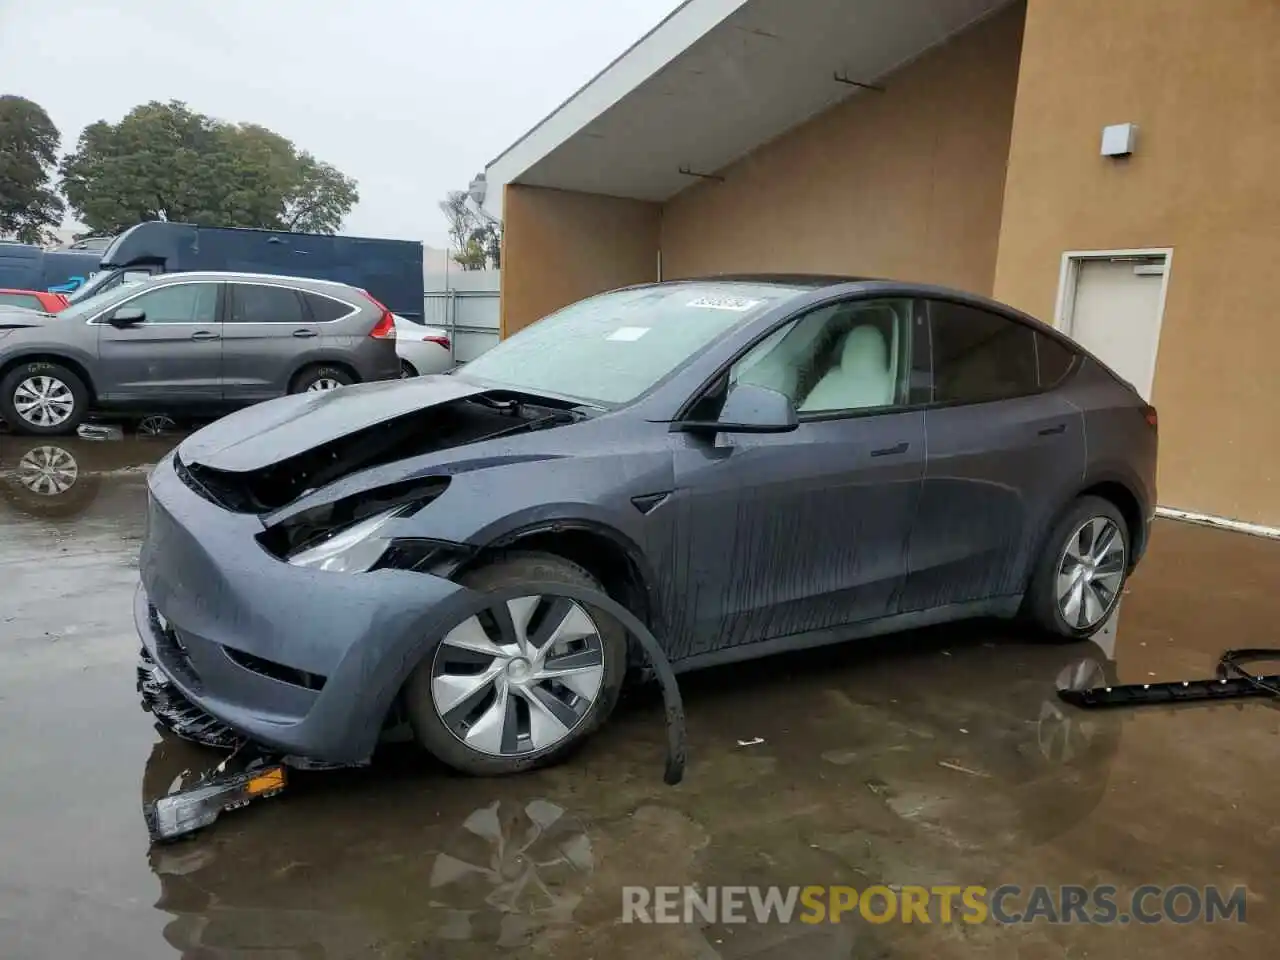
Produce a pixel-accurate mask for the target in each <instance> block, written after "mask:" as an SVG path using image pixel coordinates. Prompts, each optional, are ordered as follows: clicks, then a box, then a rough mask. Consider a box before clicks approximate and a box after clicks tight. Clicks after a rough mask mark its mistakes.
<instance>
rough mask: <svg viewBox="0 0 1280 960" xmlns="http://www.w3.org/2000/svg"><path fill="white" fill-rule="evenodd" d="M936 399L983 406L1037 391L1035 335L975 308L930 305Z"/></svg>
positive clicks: (954, 304) (952, 304)
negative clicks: (992, 401)
mask: <svg viewBox="0 0 1280 960" xmlns="http://www.w3.org/2000/svg"><path fill="white" fill-rule="evenodd" d="M929 319H930V326H931V329H932V339H933V399H934V401H935V402H937V403H982V402H984V401H987V400H1001V399H1004V398H1005V397H1017V396H1022V395H1025V394H1028V393H1035V392H1036V390H1037V389H1038V388H1039V375H1038V372H1037V369H1036V342H1035V338H1036V333H1035V331H1034V330H1032V329H1031V328H1030V327H1028V326H1024V325H1023V324H1021V323H1015V322H1014V321H1012V320H1006V319H1005V318H1004V317H1001V316H998V315H997V314H994V313H988V312H987V311H985V310H979V309H977V308H976V307H967V306H962V305H960V304H956V303H947V302H944V301H941V300H933V301H930V302H929Z"/></svg>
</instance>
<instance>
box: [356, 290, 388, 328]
mask: <svg viewBox="0 0 1280 960" xmlns="http://www.w3.org/2000/svg"><path fill="white" fill-rule="evenodd" d="M360 292H361V293H363V294H364V295H365V297H366V298H367V299H368V301H369V302H370V303H372V304H373V305H374V306H375V307H377V308H378V309H379V310H381V311H382V316H381V317H379V318H378V322H377V323H376V324H374V326H373V329H372V330H370V331H369V336H371V337H373V339H375V340H394V339H395V338H396V318H395V317H393V316H392V315H391V311H390V310H388V309H387V308H386V307H385V306H383V305H382V302H381V301H380V300H378V298H377V297H375V296H374V295H373V294H371V293H370V292H369V291H368V290H361V291H360Z"/></svg>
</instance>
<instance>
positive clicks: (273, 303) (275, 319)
mask: <svg viewBox="0 0 1280 960" xmlns="http://www.w3.org/2000/svg"><path fill="white" fill-rule="evenodd" d="M227 294H228V296H227V313H226V322H225V323H224V324H223V335H222V396H223V399H225V400H231V401H236V402H253V401H257V400H267V399H269V398H271V397H278V396H280V395H282V394H284V393H286V392H287V391H288V386H289V378H290V377H291V376H292V375H293V374H294V373H295V372H296V371H297V369H298V368H299V366H301V363H302V362H303V361H302V359H301V358H302V357H303V356H305V354H306V353H307V352H308V351H309V350H310V349H311V348H312V346H313V345H314V344H315V343H316V341H317V339H318V337H319V329H318V327H317V324H316V322H315V320H313V319H312V317H311V315H310V313H309V312H308V310H307V307H306V304H305V302H304V301H303V299H302V294H301V292H300V291H298V290H295V289H293V288H292V287H287V286H283V285H280V284H273V283H270V282H269V281H263V282H260V283H259V282H250V281H237V282H234V283H228V284H227Z"/></svg>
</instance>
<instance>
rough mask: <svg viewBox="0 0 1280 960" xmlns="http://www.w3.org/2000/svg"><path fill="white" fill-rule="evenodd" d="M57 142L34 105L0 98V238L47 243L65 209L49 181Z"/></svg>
mask: <svg viewBox="0 0 1280 960" xmlns="http://www.w3.org/2000/svg"><path fill="white" fill-rule="evenodd" d="M61 140H62V138H61V137H60V136H59V134H58V128H57V127H55V126H54V125H53V121H52V120H50V119H49V115H48V114H47V113H45V112H44V108H43V107H41V106H40V105H39V104H37V103H33V102H32V101H30V100H27V99H26V98H25V97H17V96H13V95H11V94H5V95H4V96H0V237H13V238H15V239H17V240H21V241H22V242H23V243H37V244H38V243H44V242H45V241H47V240H51V239H52V237H53V234H52V228H53V227H56V226H58V224H60V223H61V222H62V212H63V210H64V208H65V207H64V204H63V202H62V198H61V197H59V196H58V194H57V191H56V190H55V189H54V188H53V185H52V182H51V180H52V176H53V173H54V171H55V170H56V169H57V164H58V145H59V143H60V142H61Z"/></svg>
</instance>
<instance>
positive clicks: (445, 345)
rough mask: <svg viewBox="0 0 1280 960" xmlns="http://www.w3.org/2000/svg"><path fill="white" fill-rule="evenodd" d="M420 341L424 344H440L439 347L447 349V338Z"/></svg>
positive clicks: (426, 338) (431, 338)
mask: <svg viewBox="0 0 1280 960" xmlns="http://www.w3.org/2000/svg"><path fill="white" fill-rule="evenodd" d="M422 340H423V342H424V343H438V344H440V346H442V347H444V348H445V349H446V350H448V349H449V338H448V337H423V338H422Z"/></svg>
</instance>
